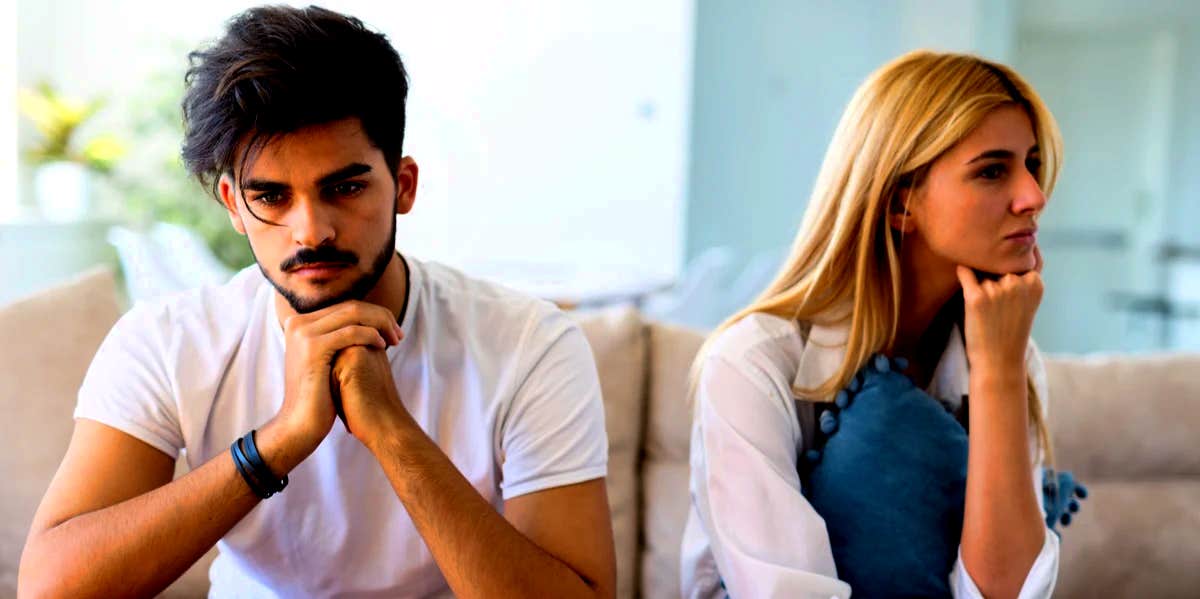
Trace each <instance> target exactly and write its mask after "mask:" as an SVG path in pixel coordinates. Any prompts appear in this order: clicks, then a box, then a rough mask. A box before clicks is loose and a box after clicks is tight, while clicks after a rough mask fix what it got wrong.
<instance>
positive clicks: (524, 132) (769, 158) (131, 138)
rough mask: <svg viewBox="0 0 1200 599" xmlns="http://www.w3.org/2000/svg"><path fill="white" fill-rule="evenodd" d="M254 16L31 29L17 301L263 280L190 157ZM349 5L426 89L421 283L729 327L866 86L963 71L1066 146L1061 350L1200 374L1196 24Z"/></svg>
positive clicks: (675, 3)
mask: <svg viewBox="0 0 1200 599" xmlns="http://www.w3.org/2000/svg"><path fill="white" fill-rule="evenodd" d="M250 5H251V4H249V3H246V2H241V1H235V0H210V1H207V2H199V3H177V2H152V1H150V0H121V1H116V2H110V3H94V2H86V1H84V0H39V1H37V2H32V1H18V2H16V4H15V5H11V4H10V5H9V6H8V7H7V8H5V9H4V10H7V11H9V12H10V14H9V15H4V16H5V18H3V19H2V20H3V22H4V23H7V25H5V27H7V28H8V29H9V30H10V31H9V32H8V33H10V34H12V33H15V36H14V35H5V36H3V39H5V40H9V41H8V42H6V43H7V44H8V46H7V47H5V48H4V50H3V52H2V58H0V60H3V61H4V62H3V63H0V64H2V65H3V66H4V67H5V68H3V69H2V70H0V73H3V75H0V76H2V77H3V79H2V80H0V86H2V87H0V92H2V93H0V96H2V99H0V102H3V103H2V104H0V110H3V111H4V113H5V114H7V115H8V116H7V117H6V118H5V121H4V123H3V126H2V127H0V136H3V137H0V139H3V140H5V141H4V142H3V151H2V152H0V181H5V182H7V183H6V184H7V185H8V186H9V189H7V190H4V192H3V193H0V280H2V281H3V282H4V283H3V286H0V303H2V302H6V301H10V300H13V299H16V298H18V297H22V296H25V295H28V294H30V293H32V292H35V291H37V290H39V289H41V288H44V287H45V286H47V285H51V284H53V283H54V282H56V281H59V280H61V279H63V278H66V277H70V276H71V275H72V274H74V273H76V272H78V271H79V270H82V269H84V268H86V267H88V266H90V265H92V264H94V263H97V262H102V263H108V264H111V265H112V266H114V267H119V268H120V276H122V277H123V282H124V287H125V289H126V292H127V294H128V295H129V296H130V297H129V299H130V300H134V301H136V300H140V299H145V298H148V297H152V296H154V295H157V294H161V293H166V292H170V291H172V290H176V289H180V288H186V287H189V286H193V285H197V284H204V283H215V282H219V281H221V280H223V279H224V278H225V277H227V276H229V273H230V272H232V271H233V270H235V269H237V268H241V267H243V266H245V265H247V264H249V263H250V262H251V261H252V258H251V256H250V253H249V251H248V248H247V246H246V243H245V241H244V239H243V238H242V237H240V236H238V235H237V234H236V233H235V232H234V231H233V229H232V228H231V227H230V226H229V224H228V220H227V219H226V218H225V216H224V214H223V212H222V210H221V208H220V206H219V205H218V204H217V203H216V202H215V201H214V200H213V199H211V198H210V197H209V196H208V195H207V194H206V192H205V190H203V189H201V188H200V186H199V185H198V184H196V183H195V182H194V181H191V180H189V179H188V178H187V176H186V175H185V174H184V171H183V168H182V166H181V163H180V161H179V158H178V149H179V142H180V137H181V125H180V120H181V117H180V112H179V100H180V97H181V93H182V75H183V72H184V70H185V68H186V64H187V62H186V54H187V52H188V51H189V50H191V49H193V48H195V47H197V46H199V45H201V44H203V43H204V42H205V41H206V40H211V39H213V38H214V37H216V36H217V35H218V34H219V33H220V31H221V28H222V24H223V22H224V21H225V20H226V19H227V18H228V17H230V16H231V15H233V14H234V13H236V12H238V11H239V10H241V9H244V8H246V7H248V6H250ZM327 6H328V7H329V8H333V9H335V10H341V11H344V12H348V13H350V14H354V15H356V16H359V17H361V18H362V19H363V20H364V21H365V22H367V23H368V24H369V25H371V26H373V27H375V28H377V29H379V30H381V31H383V32H385V33H386V34H387V35H388V36H389V37H390V39H391V40H392V42H393V44H394V45H395V46H396V47H397V48H398V49H399V51H400V52H401V54H402V56H403V58H404V60H405V62H406V64H407V65H408V68H409V70H410V74H411V85H412V90H411V93H410V101H409V106H408V110H409V120H408V122H409V125H408V127H409V128H408V134H407V138H406V148H405V151H406V153H407V154H410V155H412V156H414V157H415V158H416V160H417V161H418V163H419V164H420V166H421V168H422V171H421V173H422V176H421V188H420V193H419V195H418V203H417V205H416V209H415V210H414V212H413V213H412V214H411V215H409V216H406V217H404V218H401V219H400V224H399V237H398V245H399V247H400V248H401V249H403V250H404V251H407V252H410V253H412V254H414V255H416V256H419V257H423V258H426V259H433V260H438V261H442V262H446V263H449V264H451V265H455V266H458V267H460V268H463V269H465V270H467V271H468V272H471V273H473V274H477V275H479V276H484V277H488V278H492V279H496V280H499V281H501V282H504V283H507V284H509V285H511V286H514V287H517V288H521V289H525V290H527V291H530V292H531V293H535V294H539V295H542V296H545V297H547V298H548V299H552V300H555V301H557V302H559V303H560V304H561V305H564V306H568V307H573V306H602V305H605V304H609V303H615V302H633V303H635V304H637V305H639V306H640V307H641V308H642V309H643V311H645V312H646V313H648V314H650V315H652V316H655V317H657V318H659V319H661V320H664V321H669V322H676V323H680V324H685V325H688V326H691V327H695V328H699V329H705V328H709V327H711V326H713V325H714V324H716V323H717V322H719V321H720V320H721V319H722V318H723V317H724V316H726V315H728V314H730V313H731V312H732V311H734V310H735V309H736V308H738V307H740V306H742V305H745V304H746V303H747V302H748V301H749V300H750V299H751V298H752V297H753V296H754V295H755V294H756V293H757V292H758V291H760V290H761V289H762V287H763V286H764V285H765V284H766V282H767V281H768V280H769V279H770V278H771V276H772V275H773V274H774V272H775V270H776V269H777V268H778V266H779V264H780V262H781V260H782V258H783V257H784V255H785V253H786V251H787V247H788V244H789V243H790V241H791V239H792V237H793V235H794V233H795V231H796V228H797V227H798V225H799V222H800V218H801V215H802V214H803V211H804V208H805V204H806V201H807V197H808V194H809V192H810V190H811V187H812V183H813V180H814V178H815V176H816V172H817V170H818V168H819V166H820V162H821V158H822V155H823V153H824V151H825V147H826V145H827V144H828V141H829V138H830V136H831V134H832V131H833V128H834V126H835V124H836V121H837V119H838V117H839V115H840V113H841V110H842V109H843V107H844V106H845V104H846V102H847V100H848V99H849V97H850V95H851V93H852V92H853V90H854V88H855V87H856V86H857V85H858V84H859V82H860V81H861V80H862V79H863V78H864V77H865V76H866V75H867V74H868V73H869V72H870V71H872V70H873V69H875V68H876V67H878V66H879V65H881V64H882V63H884V62H885V61H887V60H889V59H890V58H893V57H895V56H897V55H899V54H900V53H902V52H904V51H907V50H911V49H914V48H920V47H929V48H935V49H946V50H961V51H969V52H975V53H978V54H981V55H983V56H985V57H988V58H993V59H997V60H1000V61H1003V62H1007V63H1010V64H1012V65H1014V66H1015V67H1016V68H1017V69H1018V71H1020V72H1021V73H1023V74H1024V75H1025V76H1026V77H1028V78H1029V79H1030V80H1031V81H1032V82H1033V84H1034V85H1035V87H1036V88H1037V89H1038V90H1039V91H1040V92H1041V94H1042V95H1043V96H1044V98H1045V99H1046V101H1047V102H1048V103H1049V105H1050V107H1051V109H1052V110H1053V111H1054V113H1055V114H1056V116H1057V118H1058V119H1059V122H1060V125H1061V127H1062V130H1063V134H1064V137H1065V141H1066V161H1065V168H1064V171H1063V174H1062V177H1061V179H1060V184H1059V187H1058V189H1057V192H1056V193H1055V195H1054V196H1053V201H1052V202H1051V203H1050V205H1049V208H1048V210H1047V212H1046V214H1045V216H1044V218H1043V219H1042V232H1041V244H1042V248H1043V251H1044V253H1045V257H1046V260H1047V266H1046V272H1045V275H1046V279H1047V281H1048V289H1047V293H1046V296H1045V300H1044V302H1043V306H1042V309H1041V311H1040V312H1039V315H1038V320H1037V327H1036V331H1035V334H1036V337H1037V338H1038V340H1039V342H1040V343H1041V345H1042V346H1043V348H1045V349H1047V350H1049V351H1059V352H1098V351H1142V350H1155V349H1187V348H1191V349H1196V348H1200V225H1198V224H1197V223H1198V222H1200V201H1198V199H1200V115H1198V114H1197V113H1196V111H1195V110H1194V108H1193V107H1194V106H1196V105H1198V104H1200V64H1198V62H1197V61H1198V59H1197V57H1198V56H1200V4H1197V3H1195V2H1188V1H1185V0H1153V1H1148V2H1133V1H1122V0H1054V1H1050V2H1035V1H1031V0H965V1H958V0H954V1H951V0H898V1H895V2H877V1H849V2H823V1H822V2H818V1H793V0H787V1H779V0H760V1H757V2H751V3H745V2H732V1H711V0H699V1H693V0H660V1H656V2H635V1H632V0H615V1H609V2H558V1H554V0H517V1H512V2H503V3H492V2H448V3H429V2H367V1H358V2H355V1H350V0H342V1H331V2H329V3H328V4H327ZM11 30H15V31H11ZM13 39H15V40H16V43H15V47H14V44H13V43H12V41H11V40H13ZM14 67H15V68H14ZM347 93H353V89H352V86H351V88H349V89H347Z"/></svg>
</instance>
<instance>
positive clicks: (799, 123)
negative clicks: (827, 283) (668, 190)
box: [687, 0, 1016, 262]
mask: <svg viewBox="0 0 1200 599" xmlns="http://www.w3.org/2000/svg"><path fill="white" fill-rule="evenodd" d="M1015 27H1016V13H1015V11H1014V6H1013V2H1011V1H1009V0H902V1H899V2H875V1H873V0H846V1H843V2H826V1H818V0H807V1H795V0H758V1H755V2H741V1H737V0H699V1H698V3H697V15H696V59H695V73H696V75H695V87H694V91H693V115H694V116H693V130H692V149H691V159H692V164H691V168H690V173H689V191H688V194H689V200H688V211H687V223H688V224H687V247H688V256H689V257H695V256H697V255H699V254H700V253H701V252H703V251H704V250H705V249H707V248H710V247H713V246H728V247H731V248H733V249H734V250H735V251H737V252H738V253H739V254H740V259H741V261H743V262H745V261H748V260H750V258H751V256H754V255H756V254H760V253H767V252H770V251H771V250H772V249H773V248H779V247H782V246H788V245H790V244H791V241H792V238H793V237H794V235H795V233H796V229H797V228H798V227H799V224H800V218H801V216H802V215H803V213H804V209H805V206H806V205H807V203H808V197H809V194H810V193H811V191H812V186H813V182H814V181H815V180H816V175H817V171H818V169H819V168H820V165H821V161H822V159H823V158H824V155H825V150H826V146H827V145H828V144H829V140H830V138H831V137H832V135H833V130H834V127H835V126H836V125H837V121H838V119H839V118H841V114H842V111H843V110H844V109H845V106H846V103H847V102H848V101H849V100H850V96H851V95H852V94H853V93H854V90H855V89H856V88H857V87H858V85H859V84H860V83H861V82H862V80H863V79H865V78H866V77H867V75H869V74H870V73H871V72H872V71H874V70H875V69H876V68H878V67H880V66H882V65H883V64H884V63H885V62H887V61H889V60H891V59H893V58H895V57H897V56H899V55H900V54H903V53H904V52H907V51H909V50H914V49H917V48H930V49H935V50H948V51H966V52H975V53H978V54H982V55H984V56H987V57H989V58H993V59H997V60H1001V61H1007V60H1008V59H1009V58H1010V54H1011V51H1012V47H1013V43H1014V40H1015V36H1016V30H1015Z"/></svg>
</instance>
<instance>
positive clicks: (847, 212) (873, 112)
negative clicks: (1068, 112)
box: [693, 51, 1062, 460]
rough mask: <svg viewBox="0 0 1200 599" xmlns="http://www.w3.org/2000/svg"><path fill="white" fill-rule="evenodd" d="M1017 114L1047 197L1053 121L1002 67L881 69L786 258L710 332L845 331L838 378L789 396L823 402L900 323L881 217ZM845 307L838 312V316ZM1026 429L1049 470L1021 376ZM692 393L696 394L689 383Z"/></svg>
mask: <svg viewBox="0 0 1200 599" xmlns="http://www.w3.org/2000/svg"><path fill="white" fill-rule="evenodd" d="M1010 105H1018V106H1022V107H1024V108H1025V110H1026V112H1027V113H1028V115H1029V118H1030V120H1031V121H1032V122H1033V129H1034V136H1035V137H1036V138H1037V144H1038V148H1039V149H1040V153H1041V158H1042V160H1041V166H1040V167H1039V168H1038V171H1037V173H1036V177H1037V180H1038V183H1039V185H1040V186H1041V188H1042V191H1043V192H1044V193H1045V194H1046V196H1049V195H1050V193H1051V191H1052V190H1053V188H1054V183H1055V179H1056V177H1057V174H1058V171H1059V168H1060V166H1061V164H1062V154H1061V152H1062V138H1061V135H1060V134H1059V131H1058V125H1057V124H1056V123H1055V121H1054V117H1053V116H1052V115H1051V114H1050V111H1049V110H1048V109H1047V108H1046V105H1045V104H1044V103H1043V102H1042V100H1041V98H1039V97H1038V95H1037V93H1036V92H1034V90H1033V88H1032V87H1031V86H1030V85H1029V84H1028V83H1027V82H1026V81H1025V80H1024V79H1022V78H1021V77H1020V75H1018V74H1017V73H1016V72H1014V71H1013V70H1012V69H1010V68H1008V67H1006V66H1004V65H1002V64H998V63H994V62H990V61H987V60H983V59H981V58H978V57H975V56H970V55H965V54H948V53H935V52H929V51H916V52H910V53H908V54H905V55H903V56H901V57H899V58H897V59H895V60H893V61H892V62H890V63H888V64H886V65H884V66H883V67H881V68H880V69H878V70H877V71H875V72H874V73H873V74H871V76H870V77H869V78H868V79H867V80H866V81H865V82H864V83H863V84H862V85H861V86H860V87H859V88H858V90H857V91H856V92H855V94H854V97H853V98H852V99H851V100H850V104H849V105H848V106H847V107H846V111H845V113H844V114H843V115H842V119H841V121H840V122H839V123H838V126H837V130H836V131H835V132H834V135H833V140H832V141H831V143H830V144H829V150H828V152H827V153H826V154H825V160H824V163H823V164H822V165H821V171H820V174H819V175H818V176H817V181H816V185H815V186H814V188H813V192H812V196H811V198H810V200H809V204H808V208H807V210H806V212H805V216H804V221H803V223H802V224H801V227H800V231H799V233H798V234H797V236H796V239H795V242H794V243H793V246H792V250H791V254H790V255H789V257H788V259H787V261H786V262H785V263H784V265H783V267H782V269H781V270H780V271H779V274H777V275H776V277H775V279H774V280H773V281H772V282H771V284H770V285H769V286H768V287H767V288H766V290H765V291H763V292H762V294H761V295H759V297H758V298H757V299H756V300H754V301H753V302H752V303H751V304H750V305H749V306H747V307H745V308H743V309H742V310H740V311H739V312H737V313H736V314H734V315H733V316H731V317H730V318H729V319H727V320H726V321H725V322H724V323H722V324H721V325H720V326H718V327H717V328H716V329H715V330H714V331H713V333H712V335H710V336H709V338H708V341H706V343H705V348H704V349H702V350H701V352H700V354H699V355H700V356H701V358H698V359H697V362H696V368H694V369H693V381H694V380H696V378H697V375H698V374H699V365H700V364H701V360H702V359H703V356H704V355H705V353H706V352H705V350H706V349H707V346H708V345H709V344H710V343H711V342H712V340H713V339H715V338H716V336H717V335H719V334H720V333H721V332H722V331H723V330H725V329H727V328H729V327H730V326H731V325H733V324H734V323H736V322H738V321H739V320H741V319H743V318H745V317H746V316H748V315H750V314H756V313H760V312H761V313H766V314H771V315H774V316H778V317H781V318H786V319H789V320H793V321H797V322H800V323H822V324H844V323H845V322H846V321H849V325H850V326H849V336H848V338H847V342H846V357H845V359H844V360H843V361H842V364H841V366H840V367H839V368H838V370H837V372H836V374H834V375H833V377H832V378H830V379H829V380H827V381H825V382H824V383H822V384H820V385H818V386H816V387H813V388H808V389H794V393H796V395H797V396H798V397H803V398H806V399H810V400H813V401H827V400H828V399H829V398H831V397H832V396H833V395H834V394H836V392H837V391H838V390H839V389H842V388H843V387H845V386H846V385H847V384H848V383H849V382H850V379H851V378H852V377H853V376H854V374H855V373H856V372H858V370H859V369H860V368H861V367H862V366H863V365H864V364H865V363H866V361H867V360H868V359H869V358H870V356H872V355H873V354H875V353H877V352H890V351H891V349H892V347H893V344H894V343H895V341H896V331H897V327H898V324H899V321H900V313H899V298H900V288H901V285H902V284H903V281H901V278H900V260H899V243H900V242H901V239H900V238H899V237H897V236H895V235H893V233H892V230H891V228H890V224H889V219H888V213H889V211H890V210H893V209H894V208H895V205H894V202H897V201H898V199H897V198H898V197H899V191H900V190H901V189H902V188H904V187H917V186H919V185H920V184H921V183H922V181H923V178H924V176H925V174H926V173H927V172H928V169H929V167H930V165H931V164H932V163H933V162H934V161H935V160H937V158H938V157H940V156H941V155H942V154H944V153H945V152H946V151H947V150H949V149H950V148H952V147H953V146H954V145H955V144H957V143H958V142H959V141H961V140H962V139H963V138H965V137H966V136H967V135H968V134H970V133H971V132H972V131H973V130H974V129H975V128H976V127H977V126H979V124H980V123H981V122H982V121H983V120H984V118H985V117H986V116H987V115H988V114H989V113H990V112H991V111H993V110H995V109H996V108H998V107H1001V106H1010ZM847 307H850V310H849V312H848V313H847V311H846V308H847ZM1026 380H1027V385H1026V386H1027V388H1028V400H1029V417H1030V422H1031V424H1032V425H1033V426H1034V428H1035V429H1036V431H1037V436H1038V444H1039V446H1040V448H1041V450H1042V452H1043V455H1044V456H1045V457H1046V459H1047V460H1049V459H1050V441H1049V435H1048V433H1047V430H1046V423H1045V419H1044V417H1043V414H1042V410H1041V404H1040V402H1039V401H1038V398H1037V394H1036V391H1035V388H1034V385H1033V381H1032V378H1030V376H1029V375H1028V374H1027V375H1026ZM693 387H694V385H693Z"/></svg>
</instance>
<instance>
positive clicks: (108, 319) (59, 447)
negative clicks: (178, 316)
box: [0, 268, 217, 598]
mask: <svg viewBox="0 0 1200 599" xmlns="http://www.w3.org/2000/svg"><path fill="white" fill-rule="evenodd" d="M120 315H121V311H120V308H119V307H118V303H117V287H116V282H115V280H114V278H113V273H112V271H111V270H109V269H107V268H98V269H95V270H91V271H88V272H86V273H83V274H81V275H80V276H79V277H77V278H75V279H73V280H71V281H69V282H66V283H64V284H62V285H59V286H57V287H54V288H51V289H48V290H46V291H43V292H41V293H38V294H36V295H34V296H32V297H29V298H27V299H24V300H21V301H18V302H16V303H13V304H10V305H8V306H5V307H0V339H4V340H10V339H17V340H20V342H19V343H5V344H3V345H0V414H4V418H3V419H0V439H4V441H5V447H6V449H8V451H5V452H3V453H2V454H0V472H4V474H5V484H6V487H5V490H4V493H3V494H0V515H3V516H4V517H3V519H2V521H0V596H3V597H12V596H16V584H17V567H18V564H19V561H20V557H21V550H22V549H23V548H24V546H25V536H26V534H28V532H29V525H30V523H31V522H32V521H33V513H34V511H36V510H37V506H38V503H40V502H41V500H42V495H43V494H45V492H46V488H47V487H49V486H50V479H51V478H52V477H53V476H54V472H55V471H56V470H57V469H58V464H59V462H61V461H62V457H63V455H64V454H65V453H66V451H67V444H68V443H69V442H70V440H71V432H72V430H74V427H75V421H74V420H73V419H72V413H73V411H74V409H75V400H76V394H77V393H78V391H79V385H80V384H81V383H82V382H83V375H84V374H85V373H86V372H87V368H88V366H89V365H90V364H91V362H92V355H93V354H95V353H96V349H97V348H99V347H100V342H101V341H103V340H104V337H105V336H106V335H107V334H108V331H109V329H111V328H112V325H113V324H114V323H116V322H117V319H118V318H119V317H120ZM182 463H183V461H182V460H180V462H179V464H180V465H182ZM183 472H184V470H183V468H182V466H180V467H179V468H177V469H176V476H179V475H181V474H182V473H183ZM216 554H217V551H216V549H215V548H214V549H212V550H210V551H209V552H208V554H206V555H205V556H204V557H203V558H201V559H200V560H199V561H198V562H196V563H195V564H194V565H193V566H192V567H191V568H190V569H188V571H187V572H186V573H184V575H183V576H182V577H181V578H180V579H179V580H177V581H175V583H174V584H172V585H171V586H170V587H169V588H167V589H166V590H164V591H163V593H162V594H161V595H160V596H161V597H167V598H173V597H179V598H182V597H204V596H206V595H207V594H208V567H209V565H210V564H211V563H212V560H213V559H214V558H215V557H216Z"/></svg>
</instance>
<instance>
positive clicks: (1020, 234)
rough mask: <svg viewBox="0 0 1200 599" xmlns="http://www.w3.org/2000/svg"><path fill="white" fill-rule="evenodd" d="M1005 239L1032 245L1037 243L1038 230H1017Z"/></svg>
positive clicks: (1019, 243)
mask: <svg viewBox="0 0 1200 599" xmlns="http://www.w3.org/2000/svg"><path fill="white" fill-rule="evenodd" d="M1004 239H1006V240H1008V241H1012V242H1014V243H1017V244H1018V245H1024V246H1031V245H1033V244H1035V243H1037V231H1030V230H1026V231H1017V232H1016V233H1013V234H1012V235H1009V236H1007V237H1005V238H1004Z"/></svg>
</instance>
